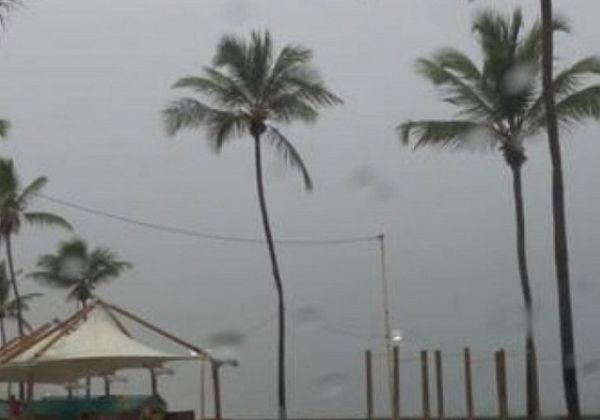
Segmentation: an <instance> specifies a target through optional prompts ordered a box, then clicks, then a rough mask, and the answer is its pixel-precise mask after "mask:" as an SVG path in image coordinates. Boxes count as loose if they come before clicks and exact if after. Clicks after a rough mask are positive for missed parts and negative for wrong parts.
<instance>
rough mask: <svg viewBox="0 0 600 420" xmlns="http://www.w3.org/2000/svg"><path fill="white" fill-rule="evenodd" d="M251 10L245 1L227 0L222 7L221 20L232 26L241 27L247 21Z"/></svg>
mask: <svg viewBox="0 0 600 420" xmlns="http://www.w3.org/2000/svg"><path fill="white" fill-rule="evenodd" d="M251 13H252V8H251V7H250V4H249V3H248V2H247V1H244V0H229V1H228V2H227V3H225V5H224V7H223V18H224V20H226V21H227V22H228V23H230V24H232V25H241V24H243V23H244V22H245V21H247V20H248V18H249V17H250V15H251Z"/></svg>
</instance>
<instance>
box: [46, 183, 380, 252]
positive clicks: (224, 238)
mask: <svg viewBox="0 0 600 420" xmlns="http://www.w3.org/2000/svg"><path fill="white" fill-rule="evenodd" d="M35 195H36V196H37V197H40V198H42V199H44V200H46V201H49V202H51V203H54V204H58V205H60V206H63V207H68V208H71V209H74V210H78V211H80V212H83V213H87V214H91V215H94V216H98V217H103V218H105V219H112V220H116V221H119V222H122V223H127V224H129V225H134V226H138V227H144V228H148V229H153V230H157V231H161V232H167V233H173V234H177V235H183V236H189V237H194V238H202V239H208V240H213V241H221V242H236V243H248V244H263V243H264V242H265V241H264V239H258V238H250V237H243V236H233V235H222V234H215V233H208V232H201V231H195V230H191V229H184V228H179V227H175V226H168V225H164V224H159V223H151V222H146V221H143V220H138V219H134V218H131V217H126V216H121V215H119V214H115V213H111V212H108V211H104V210H99V209H95V208H92V207H87V206H83V205H81V204H78V203H75V202H72V201H68V200H64V199H61V198H56V197H52V196H49V195H46V194H41V193H36V194H35ZM376 240H377V236H376V235H372V236H355V237H346V238H332V239H301V238H284V239H276V240H275V242H277V243H279V244H284V245H309V246H310V245H342V244H353V243H360V242H372V241H376Z"/></svg>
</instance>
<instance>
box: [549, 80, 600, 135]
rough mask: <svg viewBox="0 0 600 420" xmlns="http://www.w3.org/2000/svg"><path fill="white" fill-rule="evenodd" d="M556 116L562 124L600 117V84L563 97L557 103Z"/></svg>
mask: <svg viewBox="0 0 600 420" xmlns="http://www.w3.org/2000/svg"><path fill="white" fill-rule="evenodd" d="M556 116H557V117H558V120H559V121H560V122H561V124H574V123H580V122H582V121H583V120H585V119H595V120H598V119H600V85H593V86H589V87H587V88H585V89H582V90H580V91H577V92H575V93H572V94H570V95H569V96H567V97H565V98H563V99H561V100H560V101H559V102H558V103H557V104H556ZM543 124H544V125H545V123H543Z"/></svg>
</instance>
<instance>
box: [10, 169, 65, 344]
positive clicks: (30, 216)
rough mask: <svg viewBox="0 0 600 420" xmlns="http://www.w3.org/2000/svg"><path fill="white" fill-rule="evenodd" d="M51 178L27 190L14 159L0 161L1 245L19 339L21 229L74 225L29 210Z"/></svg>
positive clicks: (52, 215) (20, 317) (28, 186)
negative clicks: (17, 240) (17, 238)
mask: <svg viewBox="0 0 600 420" xmlns="http://www.w3.org/2000/svg"><path fill="white" fill-rule="evenodd" d="M47 182H48V179H47V178H46V177H43V176H40V177H38V178H36V179H35V180H33V181H32V182H31V183H30V184H28V185H27V186H25V187H23V186H22V184H21V180H20V178H19V176H18V175H17V172H16V171H15V168H14V165H13V162H12V160H10V159H0V245H1V244H2V240H4V243H5V245H6V257H7V261H8V270H9V273H10V282H11V285H12V291H13V295H14V298H15V300H16V302H17V303H16V307H17V325H18V329H19V336H23V333H24V330H23V325H24V324H23V318H22V314H23V311H22V308H21V297H20V295H19V288H18V287H17V279H16V276H15V269H14V259H13V249H12V237H13V235H17V234H18V233H19V231H20V230H21V225H22V224H23V223H28V224H31V225H36V226H60V227H63V228H65V229H69V230H71V229H72V228H71V225H70V224H69V223H68V222H67V221H66V220H65V219H63V218H62V217H60V216H57V215H55V214H52V213H47V212H38V211H29V210H28V209H29V207H30V205H31V202H32V200H33V199H34V198H35V196H36V195H37V194H39V193H40V192H41V191H42V189H43V188H44V186H45V185H46V184H47Z"/></svg>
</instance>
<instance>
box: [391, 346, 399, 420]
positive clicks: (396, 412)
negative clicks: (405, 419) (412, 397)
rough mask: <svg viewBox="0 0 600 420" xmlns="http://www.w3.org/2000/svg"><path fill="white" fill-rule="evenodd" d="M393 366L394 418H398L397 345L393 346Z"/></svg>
mask: <svg viewBox="0 0 600 420" xmlns="http://www.w3.org/2000/svg"><path fill="white" fill-rule="evenodd" d="M393 361H394V363H393V367H394V386H393V387H392V389H393V390H394V400H393V401H394V405H393V409H394V413H393V415H394V417H393V418H394V419H399V418H400V356H399V349H398V346H394V348H393Z"/></svg>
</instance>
